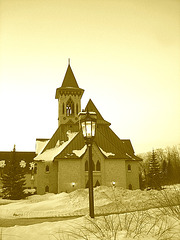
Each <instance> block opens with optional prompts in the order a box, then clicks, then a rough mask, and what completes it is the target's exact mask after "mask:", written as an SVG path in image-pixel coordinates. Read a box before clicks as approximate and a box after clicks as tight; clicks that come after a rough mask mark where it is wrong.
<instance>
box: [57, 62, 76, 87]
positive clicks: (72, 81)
mask: <svg viewBox="0 0 180 240" xmlns="http://www.w3.org/2000/svg"><path fill="white" fill-rule="evenodd" d="M61 87H63V88H69V87H73V88H79V86H78V84H77V81H76V78H75V76H74V73H73V71H72V69H71V66H70V63H69V65H68V68H67V71H66V74H65V76H64V80H63V83H62V85H61Z"/></svg>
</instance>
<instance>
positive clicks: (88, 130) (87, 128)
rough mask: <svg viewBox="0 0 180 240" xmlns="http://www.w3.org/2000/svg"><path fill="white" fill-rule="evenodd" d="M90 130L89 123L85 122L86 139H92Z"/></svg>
mask: <svg viewBox="0 0 180 240" xmlns="http://www.w3.org/2000/svg"><path fill="white" fill-rule="evenodd" d="M91 131H92V129H91V121H86V137H87V138H91V137H92V132H91Z"/></svg>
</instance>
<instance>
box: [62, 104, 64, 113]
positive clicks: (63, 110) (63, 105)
mask: <svg viewBox="0 0 180 240" xmlns="http://www.w3.org/2000/svg"><path fill="white" fill-rule="evenodd" d="M62 114H64V103H63V105H62Z"/></svg>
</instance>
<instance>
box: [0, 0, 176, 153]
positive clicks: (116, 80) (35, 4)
mask: <svg viewBox="0 0 180 240" xmlns="http://www.w3.org/2000/svg"><path fill="white" fill-rule="evenodd" d="M68 58H70V59H71V67H72V70H73V72H74V75H75V77H76V80H77V82H78V84H79V87H80V88H83V89H84V90H85V92H84V95H83V97H82V108H85V106H86V104H87V102H88V100H89V98H91V99H92V101H93V102H94V104H95V105H96V107H97V108H98V110H99V111H100V113H101V114H102V116H103V117H104V119H105V120H107V121H109V122H110V123H111V129H112V130H113V131H114V132H115V133H116V134H117V135H118V136H119V137H120V138H121V139H130V140H131V142H132V145H133V147H134V150H135V153H142V152H146V151H151V150H152V148H165V147H166V146H173V145H178V144H180V1H179V0H68V1H67V0H0V117H1V118H0V151H11V150H12V149H13V145H14V144H16V149H17V151H35V140H36V138H51V136H52V135H53V134H54V132H55V130H56V129H57V126H58V121H57V118H58V108H57V107H58V106H57V100H56V99H55V91H56V88H58V87H60V86H61V84H62V81H63V78H64V75H65V72H66V69H67V66H68Z"/></svg>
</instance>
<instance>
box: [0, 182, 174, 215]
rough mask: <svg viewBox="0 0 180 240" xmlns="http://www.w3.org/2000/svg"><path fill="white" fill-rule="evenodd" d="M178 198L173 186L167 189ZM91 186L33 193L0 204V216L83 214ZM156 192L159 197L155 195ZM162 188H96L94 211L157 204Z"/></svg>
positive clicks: (132, 209) (113, 210)
mask: <svg viewBox="0 0 180 240" xmlns="http://www.w3.org/2000/svg"><path fill="white" fill-rule="evenodd" d="M167 191H168V193H169V195H170V198H172V199H175V197H174V194H175V193H174V189H171V188H170V189H168V190H167ZM88 196H89V195H88V189H77V190H75V191H73V192H71V193H64V192H63V193H60V194H53V193H48V194H45V195H33V196H30V197H28V198H27V199H26V200H19V201H13V202H12V203H10V204H7V205H1V206H0V217H25V218H31V217H56V216H59V217H61V216H81V215H86V214H88V212H89V197H88ZM154 196H156V197H154ZM162 197H163V196H162V192H161V191H156V190H150V191H141V190H139V189H138V190H128V189H123V188H118V187H115V188H113V187H105V186H100V187H96V188H94V205H95V214H99V215H100V214H109V213H117V212H129V211H136V210H137V209H148V208H151V207H154V206H157V205H158V204H161V203H160V202H159V203H158V202H157V201H156V200H157V199H158V200H159V199H161V198H162Z"/></svg>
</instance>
